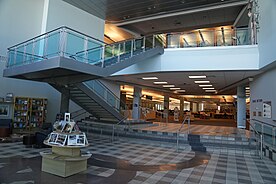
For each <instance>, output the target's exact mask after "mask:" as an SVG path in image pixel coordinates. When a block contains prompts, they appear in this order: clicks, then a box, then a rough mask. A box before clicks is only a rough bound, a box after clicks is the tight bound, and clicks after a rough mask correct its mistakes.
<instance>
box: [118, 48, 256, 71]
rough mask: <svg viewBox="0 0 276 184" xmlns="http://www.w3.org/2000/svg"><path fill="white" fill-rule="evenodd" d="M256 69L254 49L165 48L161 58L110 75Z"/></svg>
mask: <svg viewBox="0 0 276 184" xmlns="http://www.w3.org/2000/svg"><path fill="white" fill-rule="evenodd" d="M256 69H259V52H258V46H255V45H252V46H251V45H247V46H228V47H227V46H225V47H201V48H170V49H165V52H164V54H163V55H161V56H156V57H152V58H150V59H147V60H145V61H141V62H139V63H137V64H135V65H132V66H130V67H128V68H126V69H124V70H121V71H119V72H117V73H115V74H113V75H126V74H137V73H147V72H160V71H162V72H164V71H210V70H211V71H214V70H215V71H218V70H256Z"/></svg>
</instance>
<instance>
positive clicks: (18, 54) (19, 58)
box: [15, 45, 25, 65]
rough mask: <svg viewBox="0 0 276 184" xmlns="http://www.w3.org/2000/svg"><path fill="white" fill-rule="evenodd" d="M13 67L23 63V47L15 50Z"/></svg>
mask: <svg viewBox="0 0 276 184" xmlns="http://www.w3.org/2000/svg"><path fill="white" fill-rule="evenodd" d="M15 62H16V63H15V65H21V64H23V63H24V62H25V58H24V45H22V46H19V47H17V48H16V57H15Z"/></svg>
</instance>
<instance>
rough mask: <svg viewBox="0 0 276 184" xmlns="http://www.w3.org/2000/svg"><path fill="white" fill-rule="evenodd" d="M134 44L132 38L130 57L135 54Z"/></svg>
mask: <svg viewBox="0 0 276 184" xmlns="http://www.w3.org/2000/svg"><path fill="white" fill-rule="evenodd" d="M133 44H134V42H133V40H131V50H130V57H132V56H133Z"/></svg>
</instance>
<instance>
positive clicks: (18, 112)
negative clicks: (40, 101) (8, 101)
mask: <svg viewBox="0 0 276 184" xmlns="http://www.w3.org/2000/svg"><path fill="white" fill-rule="evenodd" d="M29 107H30V104H29V98H28V97H15V99H14V116H13V128H19V129H22V128H25V127H26V126H27V124H28V120H29Z"/></svg>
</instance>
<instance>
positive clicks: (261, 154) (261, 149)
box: [247, 121, 263, 159]
mask: <svg viewBox="0 0 276 184" xmlns="http://www.w3.org/2000/svg"><path fill="white" fill-rule="evenodd" d="M247 122H248V124H249V127H251V128H252V129H250V128H249V130H250V132H251V130H253V132H254V134H255V139H256V142H258V145H260V147H259V149H260V150H259V156H260V158H261V159H263V135H262V134H261V133H259V132H258V131H257V130H256V129H255V127H254V126H253V125H252V124H251V123H250V121H247ZM256 135H258V136H259V140H258V138H257V136H256ZM257 148H258V147H257Z"/></svg>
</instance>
